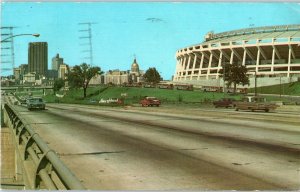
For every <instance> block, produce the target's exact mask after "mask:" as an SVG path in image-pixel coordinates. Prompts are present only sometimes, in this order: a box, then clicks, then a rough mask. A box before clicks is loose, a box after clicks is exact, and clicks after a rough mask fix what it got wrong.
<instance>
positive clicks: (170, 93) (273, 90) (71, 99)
mask: <svg viewBox="0 0 300 192" xmlns="http://www.w3.org/2000/svg"><path fill="white" fill-rule="evenodd" d="M249 92H252V93H253V92H254V89H250V90H249ZM257 92H258V94H277V95H280V93H281V94H282V95H299V96H300V82H295V83H290V84H282V85H281V86H280V85H274V86H268V87H259V88H257ZM124 93H126V94H127V96H126V97H123V99H124V104H125V105H132V104H138V103H139V100H140V99H141V98H143V97H144V96H154V97H157V98H159V99H160V100H161V101H162V102H163V104H170V105H172V104H176V105H181V104H182V105H183V104H185V105H190V106H198V105H206V104H208V105H211V101H214V100H218V99H220V98H222V97H224V94H223V93H210V92H202V91H200V90H194V91H183V90H167V89H158V88H134V87H106V86H97V87H90V88H88V90H87V97H86V98H83V90H82V89H71V90H69V91H67V92H65V93H64V92H58V94H61V95H62V94H65V96H64V97H63V98H58V97H56V96H55V95H54V94H53V92H52V91H50V90H47V91H46V94H45V95H43V92H42V91H41V90H40V91H32V94H33V95H34V96H43V98H44V99H45V101H46V102H48V103H58V102H59V103H77V104H98V101H99V100H100V99H101V98H103V99H108V98H122V97H121V94H124ZM18 95H19V96H22V95H28V92H21V93H18ZM226 97H233V98H236V99H239V98H241V97H242V95H236V96H231V95H226ZM267 99H268V100H269V101H293V99H292V100H291V99H289V98H284V97H274V96H268V97H267Z"/></svg>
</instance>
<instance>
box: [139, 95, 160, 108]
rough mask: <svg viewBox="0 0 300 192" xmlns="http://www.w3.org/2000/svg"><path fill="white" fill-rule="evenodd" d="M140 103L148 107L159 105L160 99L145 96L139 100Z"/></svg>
mask: <svg viewBox="0 0 300 192" xmlns="http://www.w3.org/2000/svg"><path fill="white" fill-rule="evenodd" d="M140 104H141V105H142V107H148V106H151V107H152V106H156V107H159V105H160V104H161V103H160V100H159V99H157V98H156V97H145V98H144V99H142V100H141V101H140Z"/></svg>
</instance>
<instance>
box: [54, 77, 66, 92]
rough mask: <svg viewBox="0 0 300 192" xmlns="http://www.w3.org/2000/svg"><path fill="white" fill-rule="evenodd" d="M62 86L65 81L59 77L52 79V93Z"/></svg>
mask: <svg viewBox="0 0 300 192" xmlns="http://www.w3.org/2000/svg"><path fill="white" fill-rule="evenodd" d="M64 86H65V81H64V80H63V79H61V78H59V79H56V80H55V81H54V85H53V91H54V94H55V93H56V92H57V91H59V90H60V89H61V88H62V87H64Z"/></svg>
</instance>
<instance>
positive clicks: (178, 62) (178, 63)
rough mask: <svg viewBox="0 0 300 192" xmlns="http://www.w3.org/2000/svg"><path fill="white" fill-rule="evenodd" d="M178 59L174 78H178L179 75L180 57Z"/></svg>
mask: <svg viewBox="0 0 300 192" xmlns="http://www.w3.org/2000/svg"><path fill="white" fill-rule="evenodd" d="M176 60H177V63H176V69H175V76H174V80H177V77H178V70H179V65H180V57H177V58H176Z"/></svg>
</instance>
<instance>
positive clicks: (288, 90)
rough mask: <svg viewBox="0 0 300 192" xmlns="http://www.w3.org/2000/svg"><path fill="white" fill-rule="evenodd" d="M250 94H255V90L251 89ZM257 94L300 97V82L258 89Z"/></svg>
mask: <svg viewBox="0 0 300 192" xmlns="http://www.w3.org/2000/svg"><path fill="white" fill-rule="evenodd" d="M250 92H254V88H251V89H250ZM257 92H258V93H261V94H278V95H280V94H281V95H299V96H300V82H293V83H286V84H281V85H272V86H265V87H258V88H257Z"/></svg>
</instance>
